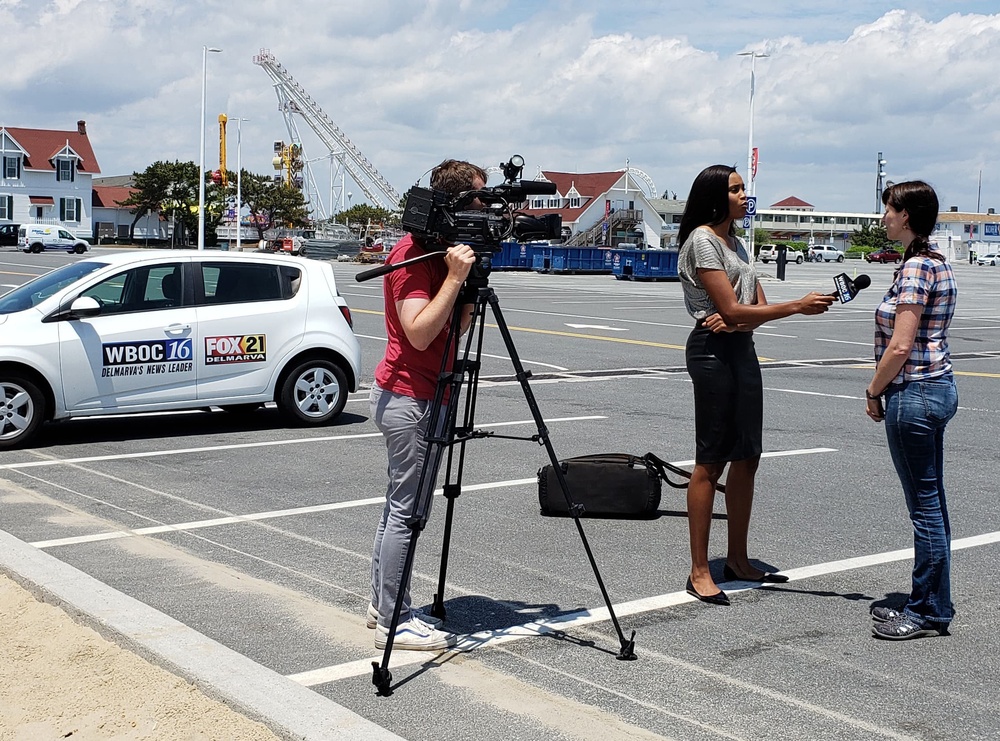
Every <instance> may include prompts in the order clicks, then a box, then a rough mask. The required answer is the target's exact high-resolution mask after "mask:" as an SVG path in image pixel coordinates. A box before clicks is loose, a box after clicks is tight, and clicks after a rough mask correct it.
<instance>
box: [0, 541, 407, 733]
mask: <svg viewBox="0 0 1000 741" xmlns="http://www.w3.org/2000/svg"><path fill="white" fill-rule="evenodd" d="M39 599H41V600H42V601H39ZM71 616H72V617H71ZM102 636H103V637H102ZM167 669H169V671H167ZM39 738H81V739H99V738H114V739H122V740H127V741H140V740H142V741H144V740H146V739H149V740H150V741H153V740H154V739H155V741H189V740H192V739H194V740H196V741H203V740H204V741H208V740H209V739H218V740H219V741H230V740H231V739H240V741H270V740H271V739H278V738H285V739H303V740H308V741H312V740H316V741H320V740H326V739H331V740H337V741H347V740H348V739H350V740H351V741H401V739H400V737H399V736H396V735H395V734H392V733H390V732H389V731H386V730H385V729H384V728H381V727H380V726H377V725H375V724H373V723H371V722H369V721H367V720H365V719H364V718H362V717H361V716H359V715H357V714H355V713H353V712H351V711H350V710H347V709H346V708H343V707H341V706H340V705H337V704H336V703H334V702H332V701H331V700H328V699H327V698H325V697H323V696H322V695H320V694H318V693H316V692H313V691H312V690H309V689H307V688H305V687H303V686H301V685H299V684H296V683H295V682H293V681H291V680H290V679H287V678H285V677H283V676H282V675H280V674H277V673H276V672H273V671H271V670H270V669H267V668H265V667H263V666H261V665H259V664H256V663H254V662H253V661H251V660H249V659H247V658H246V657H244V656H242V655H240V654H238V653H236V652H234V651H231V650H230V649H228V648H226V647H225V646H223V645H221V644H219V643H216V642H215V641H212V640H210V639H208V638H206V637H205V636H203V635H201V634H199V633H197V632H196V631H194V630H192V629H191V628H188V627H187V626H186V625H183V624H182V623H179V622H177V621H176V620H173V619H172V618H170V617H169V616H167V615H164V614H163V613H160V612H158V611H156V610H154V609H152V608H150V607H148V606H147V605H144V604H143V603H141V602H138V601H137V600H134V599H132V598H131V597H128V596H127V595H124V594H121V593H120V592H117V591H115V590H113V589H111V588H110V587H108V586H107V585H105V584H103V583H102V582H99V581H97V580H96V579H93V578H92V577H90V576H88V575H86V574H84V573H83V572H81V571H79V570H78V569H75V568H73V567H72V566H69V565H67V564H65V563H63V562H62V561H59V560H58V559H56V558H54V557H53V556H50V555H49V554H47V553H43V552H42V551H39V550H38V549H36V548H33V547H32V546H30V545H28V544H27V543H24V542H23V541H21V540H18V539H17V538H14V537H13V536H11V535H10V534H9V533H6V532H4V531H2V530H0V740H2V741H7V740H8V739H9V740H10V741H22V740H23V741H33V740H34V739H39Z"/></svg>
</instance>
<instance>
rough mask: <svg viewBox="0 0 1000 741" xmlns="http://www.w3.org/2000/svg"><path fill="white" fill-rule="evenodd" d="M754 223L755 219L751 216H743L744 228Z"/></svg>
mask: <svg viewBox="0 0 1000 741" xmlns="http://www.w3.org/2000/svg"><path fill="white" fill-rule="evenodd" d="M752 223H753V219H752V218H751V217H749V216H744V217H743V228H744V229H749V228H750V225H751V224H752Z"/></svg>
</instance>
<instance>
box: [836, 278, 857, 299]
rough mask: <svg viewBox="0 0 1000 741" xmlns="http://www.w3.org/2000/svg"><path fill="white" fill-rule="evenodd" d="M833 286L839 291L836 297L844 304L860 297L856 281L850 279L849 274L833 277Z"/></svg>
mask: <svg viewBox="0 0 1000 741" xmlns="http://www.w3.org/2000/svg"><path fill="white" fill-rule="evenodd" d="M833 285H834V286H835V287H836V289H837V291H836V293H834V295H835V296H836V297H837V299H838V300H839V301H840V303H842V304H846V303H847V302H848V301H850V300H851V299H853V298H854V297H855V296H857V295H858V287H857V286H856V285H854V281H853V280H851V279H850V277H849V276H848V275H847V273H841V274H840V275H835V276H833Z"/></svg>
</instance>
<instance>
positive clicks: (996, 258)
mask: <svg viewBox="0 0 1000 741" xmlns="http://www.w3.org/2000/svg"><path fill="white" fill-rule="evenodd" d="M976 265H993V266H996V265H1000V253H996V252H991V253H989V254H988V255H980V256H978V257H977V258H976Z"/></svg>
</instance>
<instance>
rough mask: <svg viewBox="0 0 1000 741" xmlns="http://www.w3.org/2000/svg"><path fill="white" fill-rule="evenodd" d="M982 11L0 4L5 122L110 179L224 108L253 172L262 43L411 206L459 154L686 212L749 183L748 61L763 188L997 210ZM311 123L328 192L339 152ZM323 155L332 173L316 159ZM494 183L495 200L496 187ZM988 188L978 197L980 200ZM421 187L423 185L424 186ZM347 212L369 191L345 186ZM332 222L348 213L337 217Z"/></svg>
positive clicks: (812, 196)
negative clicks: (91, 155)
mask: <svg viewBox="0 0 1000 741" xmlns="http://www.w3.org/2000/svg"><path fill="white" fill-rule="evenodd" d="M997 11H998V6H997V3H996V2H995V0H991V1H990V2H962V1H957V0H956V1H952V0H936V1H935V2H924V1H922V0H921V1H919V2H905V3H904V2H895V3H892V2H889V3H886V2H880V1H878V0H839V1H838V2H826V1H825V0H757V1H756V2H750V3H748V2H735V1H731V0H716V1H715V2H711V3H699V2H690V0H681V1H679V2H675V1H674V0H617V2H608V1H607V0H548V1H547V0H508V1H506V2H504V1H503V0H490V1H489V2H486V1H485V0H426V1H425V2H420V1H419V0H365V1H364V2H358V0H240V2H232V1H231V0H229V1H226V2H223V1H221V0H200V1H198V0H170V1H169V2H168V1H165V0H0V28H4V29H18V32H17V33H5V34H4V59H5V64H4V75H3V81H2V82H0V124H2V125H6V126H14V127H29V128H44V129H62V130H73V129H75V128H76V122H77V120H79V119H84V120H86V122H87V129H88V133H89V135H90V139H91V143H92V144H93V147H94V150H95V153H96V156H97V158H98V161H99V163H100V167H101V171H102V175H105V176H108V175H122V174H128V173H131V172H133V171H141V170H143V169H145V167H146V166H147V165H149V164H150V163H152V162H154V161H156V160H174V159H180V160H191V161H194V162H197V161H198V159H199V154H198V147H199V131H198V124H199V115H200V113H201V87H202V80H203V76H202V59H203V51H202V50H203V47H205V46H208V47H218V48H221V49H222V50H223V51H222V52H221V53H212V54H208V57H207V74H206V76H205V81H206V84H207V85H206V87H207V106H206V116H205V126H206V132H207V133H206V142H207V146H206V152H207V154H206V165H207V167H208V168H209V169H212V168H214V167H217V166H218V149H219V146H218V124H217V118H218V114H219V113H225V114H227V115H228V116H229V117H230V119H231V121H230V124H229V135H228V138H229V147H228V158H229V159H228V165H229V169H231V170H233V169H235V164H236V159H237V153H236V123H235V119H236V118H244V119H246V120H245V121H243V122H242V124H241V142H242V143H241V146H240V153H239V154H240V158H241V160H242V164H243V167H244V168H245V169H248V170H251V171H253V172H257V173H273V172H274V168H273V166H272V164H271V160H272V157H273V142H274V141H275V140H278V139H282V140H285V141H288V140H289V135H288V132H287V130H286V126H285V121H284V118H283V117H282V114H281V113H280V112H279V110H278V106H277V97H276V95H275V92H274V89H273V87H272V82H271V79H270V78H269V77H268V76H267V74H266V73H265V71H264V70H263V69H262V68H261V67H260V66H258V65H255V64H254V62H253V58H254V56H255V55H256V54H258V53H259V52H260V51H261V50H262V49H267V50H269V51H270V53H271V54H273V55H274V57H275V58H276V59H277V60H278V61H279V62H280V63H281V64H282V66H283V67H284V68H285V69H286V70H287V71H288V73H289V74H290V75H291V76H292V77H294V78H295V80H296V81H297V82H298V83H299V84H300V85H301V86H302V87H303V88H304V89H305V90H306V91H307V92H308V94H309V95H310V96H311V97H312V98H313V99H314V100H315V101H316V102H317V103H318V104H319V105H320V107H321V108H322V109H323V111H324V112H325V113H326V114H327V116H329V118H330V119H332V120H333V122H334V123H335V124H336V125H337V126H338V127H339V128H340V130H341V131H342V132H344V133H345V134H346V135H347V137H349V139H350V140H351V141H352V142H353V144H354V145H355V146H356V147H357V148H358V149H359V150H360V151H361V152H362V153H363V154H364V156H365V157H367V159H368V160H370V161H371V162H372V163H373V164H374V166H375V167H376V168H377V169H378V171H379V172H380V173H381V174H382V175H383V176H384V177H385V178H386V179H387V180H388V181H389V182H390V183H392V185H393V186H394V187H395V188H396V190H398V191H399V192H401V193H402V192H404V191H405V190H406V189H407V188H408V187H409V186H411V185H413V184H414V183H416V182H417V181H418V180H419V179H420V178H421V177H422V176H424V174H425V173H426V171H427V170H428V169H429V168H431V167H433V166H434V165H435V164H437V163H438V162H440V161H441V160H442V159H444V158H446V157H455V158H458V159H466V160H469V161H472V162H476V163H477V164H480V165H482V166H484V167H486V166H491V165H497V164H499V163H500V162H503V161H506V160H507V159H508V158H509V157H510V156H511V155H512V154H514V153H518V154H521V155H522V156H523V157H524V159H525V161H526V166H525V171H524V175H525V177H527V178H531V177H534V176H535V175H536V173H537V172H538V171H539V170H554V171H561V172H596V171H608V170H620V169H622V168H624V167H626V163H628V166H629V167H633V168H638V169H639V170H641V171H643V172H644V173H646V174H647V175H648V176H649V178H651V179H652V181H653V182H654V184H655V187H656V190H657V192H656V193H654V194H653V195H655V196H660V195H661V194H663V193H664V192H670V193H671V194H673V193H676V194H677V196H678V197H679V198H684V197H686V195H687V192H688V190H689V189H690V186H691V182H692V180H693V179H694V177H695V176H696V175H697V174H698V172H699V171H700V170H702V169H703V168H704V167H707V166H708V165H712V164H716V163H724V164H730V165H736V166H737V167H738V168H739V170H740V172H741V173H742V174H743V175H744V177H745V176H746V166H747V150H748V135H749V123H750V105H749V98H750V60H749V58H748V57H745V56H739V55H740V53H741V52H747V51H753V52H760V53H766V54H768V55H769V56H767V57H764V58H760V59H757V60H756V62H755V73H756V75H755V82H756V85H755V93H754V117H753V144H754V146H756V147H757V148H758V149H759V167H758V172H757V178H756V182H755V189H756V193H757V196H758V199H759V206H760V207H762V208H764V207H767V206H768V205H770V204H771V203H774V202H776V201H779V200H782V199H784V198H786V197H788V196H796V197H798V198H801V199H803V200H805V201H807V202H809V203H811V204H813V205H814V206H816V207H817V209H820V210H839V211H857V212H872V211H875V210H876V179H877V169H876V165H877V159H878V153H879V152H881V153H882V155H883V158H884V159H885V160H886V165H885V171H886V175H887V178H888V179H889V180H893V181H896V182H899V181H902V180H908V179H923V180H926V181H928V182H930V183H931V184H932V185H933V186H934V187H935V188H936V189H937V191H938V194H939V196H940V199H941V203H942V207H943V208H947V207H949V206H958V207H959V209H960V210H962V211H975V210H976V209H977V207H978V208H979V209H980V210H982V211H985V210H986V209H987V208H988V207H995V208H1000V173H998V171H997V170H998V168H997V166H996V165H997V159H998V152H1000V74H998V70H1000V12H997ZM297 126H298V129H299V132H300V133H301V138H302V143H303V146H304V149H305V155H306V158H307V159H316V161H315V162H313V163H312V168H313V172H314V175H315V177H316V180H317V182H318V183H319V190H320V195H321V197H322V198H323V200H324V201H328V200H329V196H330V192H329V183H330V159H329V157H327V156H326V155H328V150H327V149H326V148H325V147H324V146H323V145H322V144H321V143H320V141H319V139H317V138H316V137H315V136H314V135H313V134H312V132H311V131H310V129H309V126H308V124H307V123H306V122H305V121H304V120H303V119H298V124H297ZM324 157H325V159H324ZM500 179H501V178H500V176H491V179H490V183H489V184H490V185H495V184H498V183H499V182H500ZM980 180H981V185H980ZM423 184H424V185H426V177H424V179H423ZM345 190H346V191H347V192H351V193H352V201H351V202H352V203H358V202H359V201H362V200H363V194H362V193H361V190H360V188H358V187H354V186H353V185H352V183H351V182H350V180H348V182H347V185H346V188H345ZM334 210H336V209H334Z"/></svg>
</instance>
